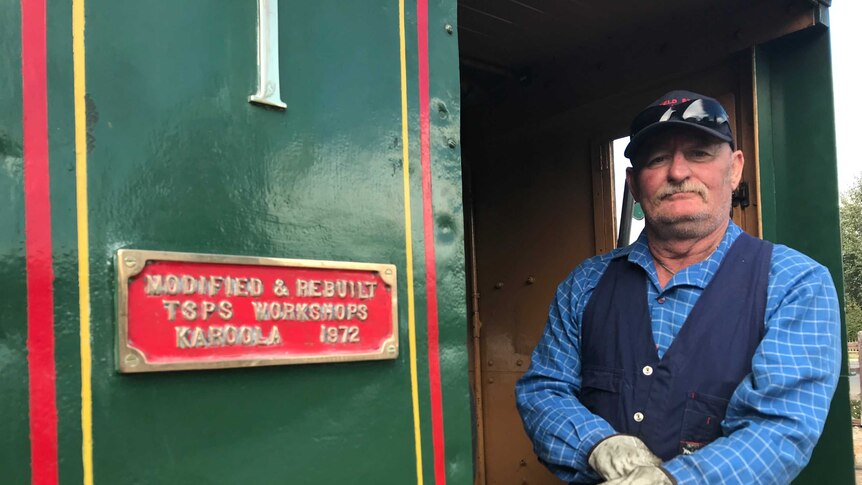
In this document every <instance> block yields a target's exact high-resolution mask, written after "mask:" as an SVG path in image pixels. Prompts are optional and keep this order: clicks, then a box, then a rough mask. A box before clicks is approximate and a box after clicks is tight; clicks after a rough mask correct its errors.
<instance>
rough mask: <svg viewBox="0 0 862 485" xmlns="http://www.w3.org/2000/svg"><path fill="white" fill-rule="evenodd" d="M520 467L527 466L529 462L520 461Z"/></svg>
mask: <svg viewBox="0 0 862 485" xmlns="http://www.w3.org/2000/svg"><path fill="white" fill-rule="evenodd" d="M518 465H520V466H527V460H525V459H523V458H521V461H520V462H518Z"/></svg>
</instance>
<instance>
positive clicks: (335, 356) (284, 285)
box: [117, 249, 398, 372]
mask: <svg viewBox="0 0 862 485" xmlns="http://www.w3.org/2000/svg"><path fill="white" fill-rule="evenodd" d="M117 266H118V271H117V277H118V282H117V283H118V321H119V325H118V336H119V353H118V366H119V369H120V372H149V371H160V370H181V369H211V368H224V367H247V366H258V365H279V364H301V363H312V362H343V361H350V360H375V359H394V358H395V357H397V356H398V324H397V321H398V320H397V297H396V285H395V281H396V280H395V266H394V265H391V264H369V263H346V262H345V263H340V262H333V261H307V260H290V259H277V258H255V257H245V256H219V255H207V254H191V253H171V252H163V251H139V250H129V249H121V250H119V251H118V252H117Z"/></svg>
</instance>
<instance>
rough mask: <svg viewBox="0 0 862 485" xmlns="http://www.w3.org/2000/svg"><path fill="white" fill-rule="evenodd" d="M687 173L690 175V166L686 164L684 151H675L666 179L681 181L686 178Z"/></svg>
mask: <svg viewBox="0 0 862 485" xmlns="http://www.w3.org/2000/svg"><path fill="white" fill-rule="evenodd" d="M689 175H691V167H689V165H688V159H686V158H685V153H683V152H682V150H677V151H675V152H674V154H673V158H672V159H671V162H670V167H669V168H668V172H667V178H668V180H671V181H674V182H681V181H683V180H685V179H687V178H688V177H689Z"/></svg>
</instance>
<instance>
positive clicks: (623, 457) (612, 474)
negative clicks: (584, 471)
mask: <svg viewBox="0 0 862 485" xmlns="http://www.w3.org/2000/svg"><path fill="white" fill-rule="evenodd" d="M587 461H588V462H589V464H590V466H591V467H593V470H595V471H596V472H598V474H599V475H601V477H602V478H604V479H605V480H614V479H617V478H622V477H625V476H627V475H629V474H630V473H632V472H633V471H635V468H638V467H641V466H652V467H656V466H658V465H660V464H661V458H659V457H657V456H655V455H654V454H653V453H652V452H651V451H650V450H649V448H647V445H645V444H644V442H643V441H641V440H639V439H638V438H635V437H634V436H629V435H625V434H618V435H614V436H611V437H609V438H605V439H604V440H603V441H601V442H599V444H598V445H596V447H595V449H593V451H592V453H590V456H589V457H588V458H587ZM658 471H659V473H661V470H658ZM607 483H610V482H607ZM624 483H629V482H624ZM633 483H634V482H633ZM637 483H638V484H640V483H641V482H637ZM643 483H649V482H643ZM657 483H658V482H657Z"/></svg>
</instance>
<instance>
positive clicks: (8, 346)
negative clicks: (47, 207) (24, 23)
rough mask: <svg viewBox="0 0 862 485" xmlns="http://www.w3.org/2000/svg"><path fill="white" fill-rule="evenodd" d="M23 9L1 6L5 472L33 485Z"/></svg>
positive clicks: (1, 461) (0, 402)
mask: <svg viewBox="0 0 862 485" xmlns="http://www.w3.org/2000/svg"><path fill="white" fill-rule="evenodd" d="M20 7H21V6H20V4H19V3H17V2H4V3H0V25H3V26H4V28H3V29H0V106H2V107H3V109H0V201H2V202H0V221H2V227H3V229H2V230H0V294H2V295H3V297H2V298H0V375H2V376H3V379H0V396H2V398H0V416H4V419H3V420H2V421H0V450H3V451H2V452H0V470H3V472H2V474H3V481H4V483H9V484H25V483H30V467H29V463H30V440H29V421H28V397H27V396H28V387H27V386H28V379H27V286H26V280H25V278H24V275H25V269H24V268H25V266H24V256H25V255H24V185H23V184H24V166H23V138H22V117H21V109H22V105H21V8H20Z"/></svg>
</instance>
